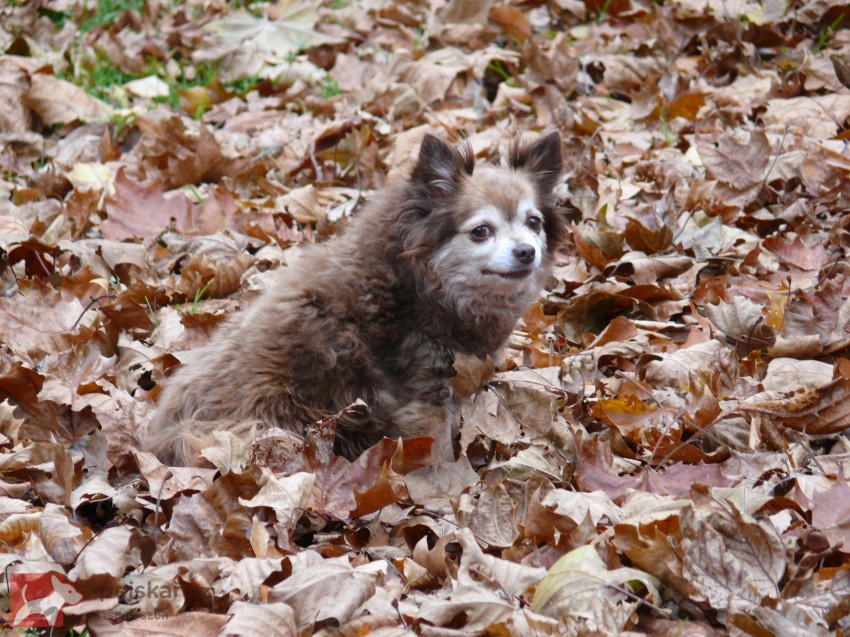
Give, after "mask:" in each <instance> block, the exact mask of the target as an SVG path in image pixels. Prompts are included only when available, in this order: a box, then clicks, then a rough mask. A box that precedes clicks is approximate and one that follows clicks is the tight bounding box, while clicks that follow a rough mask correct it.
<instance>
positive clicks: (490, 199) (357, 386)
mask: <svg viewBox="0 0 850 637" xmlns="http://www.w3.org/2000/svg"><path fill="white" fill-rule="evenodd" d="M560 171H561V150H560V139H559V137H558V135H557V134H556V133H551V134H549V135H546V136H544V137H541V138H539V139H538V140H537V141H536V142H534V143H533V144H522V143H514V144H513V145H512V147H511V150H510V155H509V159H508V166H507V167H495V166H489V165H482V166H479V167H477V168H476V167H475V166H474V159H473V156H472V153H471V149H470V148H469V147H468V145H465V144H463V145H460V146H457V147H453V146H450V145H448V144H446V143H444V142H442V141H440V140H439V139H438V138H436V137H434V136H431V135H427V136H426V137H425V139H424V140H423V143H422V147H421V149H420V154H419V158H418V161H417V163H416V165H415V167H414V168H413V169H412V171H411V172H410V174H409V176H408V177H407V178H406V179H402V180H400V181H399V182H398V183H396V184H395V185H393V186H391V187H389V188H388V189H387V190H385V191H384V192H382V193H379V194H377V195H376V196H375V197H374V199H373V201H372V202H370V204H369V206H368V208H367V209H366V210H365V211H364V212H363V213H362V214H360V215H358V216H357V218H356V219H355V220H353V221H352V224H351V226H350V228H349V229H348V230H347V232H345V233H343V235H342V236H340V237H338V238H335V239H333V240H331V241H328V242H326V243H324V244H321V245H317V246H313V247H310V248H309V249H307V250H305V253H304V255H303V256H302V257H301V258H300V259H299V260H298V261H297V262H296V263H295V265H293V266H292V267H289V268H285V269H283V270H282V271H281V273H280V275H279V278H278V280H277V282H276V285H275V287H274V288H273V289H271V290H269V291H268V292H266V293H265V294H264V295H263V296H262V297H261V298H260V299H259V300H258V301H257V302H256V303H254V304H253V305H252V306H251V307H250V308H249V309H248V310H246V311H245V312H242V313H241V314H240V315H237V316H236V317H235V318H234V319H233V320H232V321H231V322H230V323H229V324H227V325H226V326H224V327H223V328H222V329H221V330H220V331H219V332H218V333H217V334H216V335H215V336H214V337H213V340H212V341H211V343H210V344H209V345H208V346H207V347H206V348H204V350H203V351H202V352H201V353H200V355H199V358H198V359H196V360H195V361H194V362H193V363H192V364H190V365H186V366H184V367H182V368H181V369H179V370H178V371H177V372H176V373H175V375H174V376H173V377H172V378H170V379H169V380H168V381H167V383H166V388H165V390H164V392H163V394H162V397H161V399H160V401H159V406H158V410H157V413H156V415H155V418H154V420H153V422H152V423H151V426H150V428H149V431H148V433H147V436H146V439H145V447H146V448H147V449H148V450H150V451H153V452H154V453H156V454H157V455H158V456H159V457H160V458H161V459H162V460H163V461H164V462H166V463H170V464H192V463H193V462H194V461H195V460H196V458H197V452H198V450H199V449H200V448H201V447H202V446H203V445H204V444H205V443H206V442H208V439H209V438H210V434H211V432H212V431H213V430H215V429H220V428H221V427H223V426H225V427H228V428H230V429H231V430H232V431H234V433H237V434H238V433H241V432H242V431H245V430H247V429H248V426H247V425H246V423H248V422H256V421H259V422H261V423H263V424H265V425H267V426H276V427H282V428H284V429H288V430H290V431H294V432H296V433H298V434H303V431H304V426H305V425H307V424H309V423H311V422H314V421H316V420H318V419H320V418H323V417H326V416H328V415H331V414H334V413H336V412H338V411H339V410H340V409H342V408H344V407H346V406H347V405H349V404H351V403H353V402H354V401H355V400H356V399H358V398H359V399H362V400H364V401H365V402H366V403H367V404H368V405H369V408H370V411H371V421H370V423H369V424H368V425H360V426H353V427H350V428H348V429H345V428H344V429H345V430H341V431H338V432H337V436H338V440H337V450H338V451H339V452H341V453H344V454H345V455H347V456H349V457H351V456H353V455H356V454H357V453H359V452H360V451H362V450H363V449H365V448H367V447H368V446H369V445H370V444H372V443H373V442H375V441H376V440H377V439H379V438H380V436H381V435H387V436H391V437H398V436H402V437H415V436H431V437H433V438H434V439H435V454H436V455H437V456H442V457H449V456H451V446H452V443H451V435H452V431H453V428H454V427H456V426H457V421H458V409H457V405H456V401H455V399H454V396H453V393H452V389H451V384H450V378H451V376H452V375H453V368H452V364H453V362H454V355H455V353H456V352H463V353H470V354H477V355H485V354H491V353H493V352H494V351H495V350H496V349H497V348H498V347H499V346H500V345H501V344H502V343H503V342H504V341H505V340H506V339H507V337H508V336H509V334H510V332H511V330H512V329H513V327H514V324H515V323H516V321H517V320H518V319H519V318H520V317H521V316H522V314H523V312H524V311H525V309H526V308H527V306H528V305H529V304H530V303H531V302H532V301H533V300H534V299H535V298H536V296H537V295H538V294H539V292H540V290H541V288H542V287H543V284H544V283H545V281H546V279H547V277H548V276H549V274H550V272H551V260H552V255H553V252H554V250H555V248H556V247H557V246H558V244H559V243H560V242H561V241H562V240H563V238H564V234H565V226H564V221H563V220H562V218H561V217H560V216H559V215H558V214H557V212H556V211H555V208H554V201H553V200H554V195H553V192H552V190H553V187H554V186H555V185H556V183H557V180H558V177H559V175H560ZM528 201H531V202H532V204H533V206H534V208H535V211H536V214H539V215H540V216H541V217H542V229H541V230H540V232H541V240H540V243H541V247H540V253H541V254H540V257H541V258H539V259H538V261H539V263H538V264H537V265H535V267H534V269H533V271H532V272H531V273H530V274H528V275H527V276H525V275H522V277H521V280H511V279H516V278H517V277H510V278H505V277H502V278H500V277H494V276H485V275H484V274H483V273H482V272H481V271H478V270H474V268H475V267H476V265H475V262H474V259H472V260H471V259H469V258H465V255H464V253H463V250H464V247H463V246H464V245H465V242H467V241H471V239H470V238H469V237H468V236H467V235H466V234H464V233H465V232H468V230H469V229H468V228H466V229H464V223H465V222H467V221H468V219H469V217H470V216H471V215H474V214H475V213H476V211H478V210H480V209H481V208H482V207H487V210H491V211H492V210H494V209H495V210H497V211H498V213H499V214H500V215H503V217H504V218H505V219H510V218H512V217H514V216H516V215H517V214H519V212H518V209H519V208H520V207H521V206H527V205H529V204H528V203H522V202H528ZM505 223H507V221H506V222H505ZM471 248H472V246H471V244H470V249H471ZM477 249H478V250H479V251H480V250H482V249H483V248H477ZM491 274H492V273H491ZM494 280H495V281H494ZM222 423H230V424H222Z"/></svg>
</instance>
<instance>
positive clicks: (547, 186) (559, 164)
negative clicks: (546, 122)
mask: <svg viewBox="0 0 850 637" xmlns="http://www.w3.org/2000/svg"><path fill="white" fill-rule="evenodd" d="M508 163H509V164H510V166H511V168H513V169H514V170H525V171H526V172H528V173H530V175H531V178H532V179H534V182H535V183H536V184H537V186H538V188H540V191H541V193H543V194H545V195H549V194H550V193H551V192H552V189H553V188H554V187H555V186H556V185H557V183H558V179H559V178H560V176H561V170H562V169H563V166H564V163H563V159H562V157H561V136H560V135H559V134H558V132H557V131H552V132H551V133H548V134H547V135H543V136H542V137H540V138H539V139H537V140H536V141H535V142H534V143H532V144H524V143H522V142H520V141H515V142H514V143H513V144H511V149H510V155H509V159H508Z"/></svg>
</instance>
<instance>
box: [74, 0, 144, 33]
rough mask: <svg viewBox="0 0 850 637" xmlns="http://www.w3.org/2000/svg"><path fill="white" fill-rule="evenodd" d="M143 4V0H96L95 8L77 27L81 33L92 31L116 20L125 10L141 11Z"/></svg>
mask: <svg viewBox="0 0 850 637" xmlns="http://www.w3.org/2000/svg"><path fill="white" fill-rule="evenodd" d="M144 4H145V3H144V0H97V9H96V10H94V11H93V12H92V13H91V15H88V16H87V17H86V18H85V19H84V20H83V21H82V22H81V23H80V25H79V27H77V28H78V29H79V30H80V31H81V32H83V33H86V32H87V31H92V30H94V29H96V28H98V27H101V26H103V25H105V24H109V23H110V22H114V21H116V20H117V19H118V18H119V17H121V15H122V14H124V13H126V12H127V11H135V12H137V13H142V11H143V10H144ZM84 15H85V14H84Z"/></svg>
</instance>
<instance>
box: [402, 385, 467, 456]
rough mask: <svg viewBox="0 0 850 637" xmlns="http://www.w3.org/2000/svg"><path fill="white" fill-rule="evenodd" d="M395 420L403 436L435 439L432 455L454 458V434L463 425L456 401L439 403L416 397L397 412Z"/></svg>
mask: <svg viewBox="0 0 850 637" xmlns="http://www.w3.org/2000/svg"><path fill="white" fill-rule="evenodd" d="M395 421H396V426H397V427H398V429H399V433H400V434H401V436H402V437H403V438H418V437H420V436H430V437H431V438H433V439H434V445H433V447H431V455H432V456H433V457H434V459H435V460H446V461H450V462H451V461H454V459H455V453H454V434H455V432H456V431H457V430H458V427H459V424H460V410H459V408H458V405H457V402H456V401H454V400H451V401H449V403H447V404H439V405H435V404H433V403H430V402H425V401H421V400H413V401H411V402H409V403H407V404H406V405H404V406H403V407H401V409H399V410H398V411H397V412H396V414H395Z"/></svg>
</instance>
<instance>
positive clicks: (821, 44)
mask: <svg viewBox="0 0 850 637" xmlns="http://www.w3.org/2000/svg"><path fill="white" fill-rule="evenodd" d="M843 21H844V14H843V13H842V14H841V15H839V16H838V17H837V18H835V20H833V21H832V24H830V25H829V26H828V27H826V29H824V31H823V33H821V34H820V36H818V41H817V42H816V43H815V47H814V54H815V55H817V54H818V53H820V52H821V51H823V50H824V48H826V42H827V40H829V38H830V37H832V34H833V33H834V32H835V30H836V29H837V28H838V25H840V24H841V23H842V22H843Z"/></svg>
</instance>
